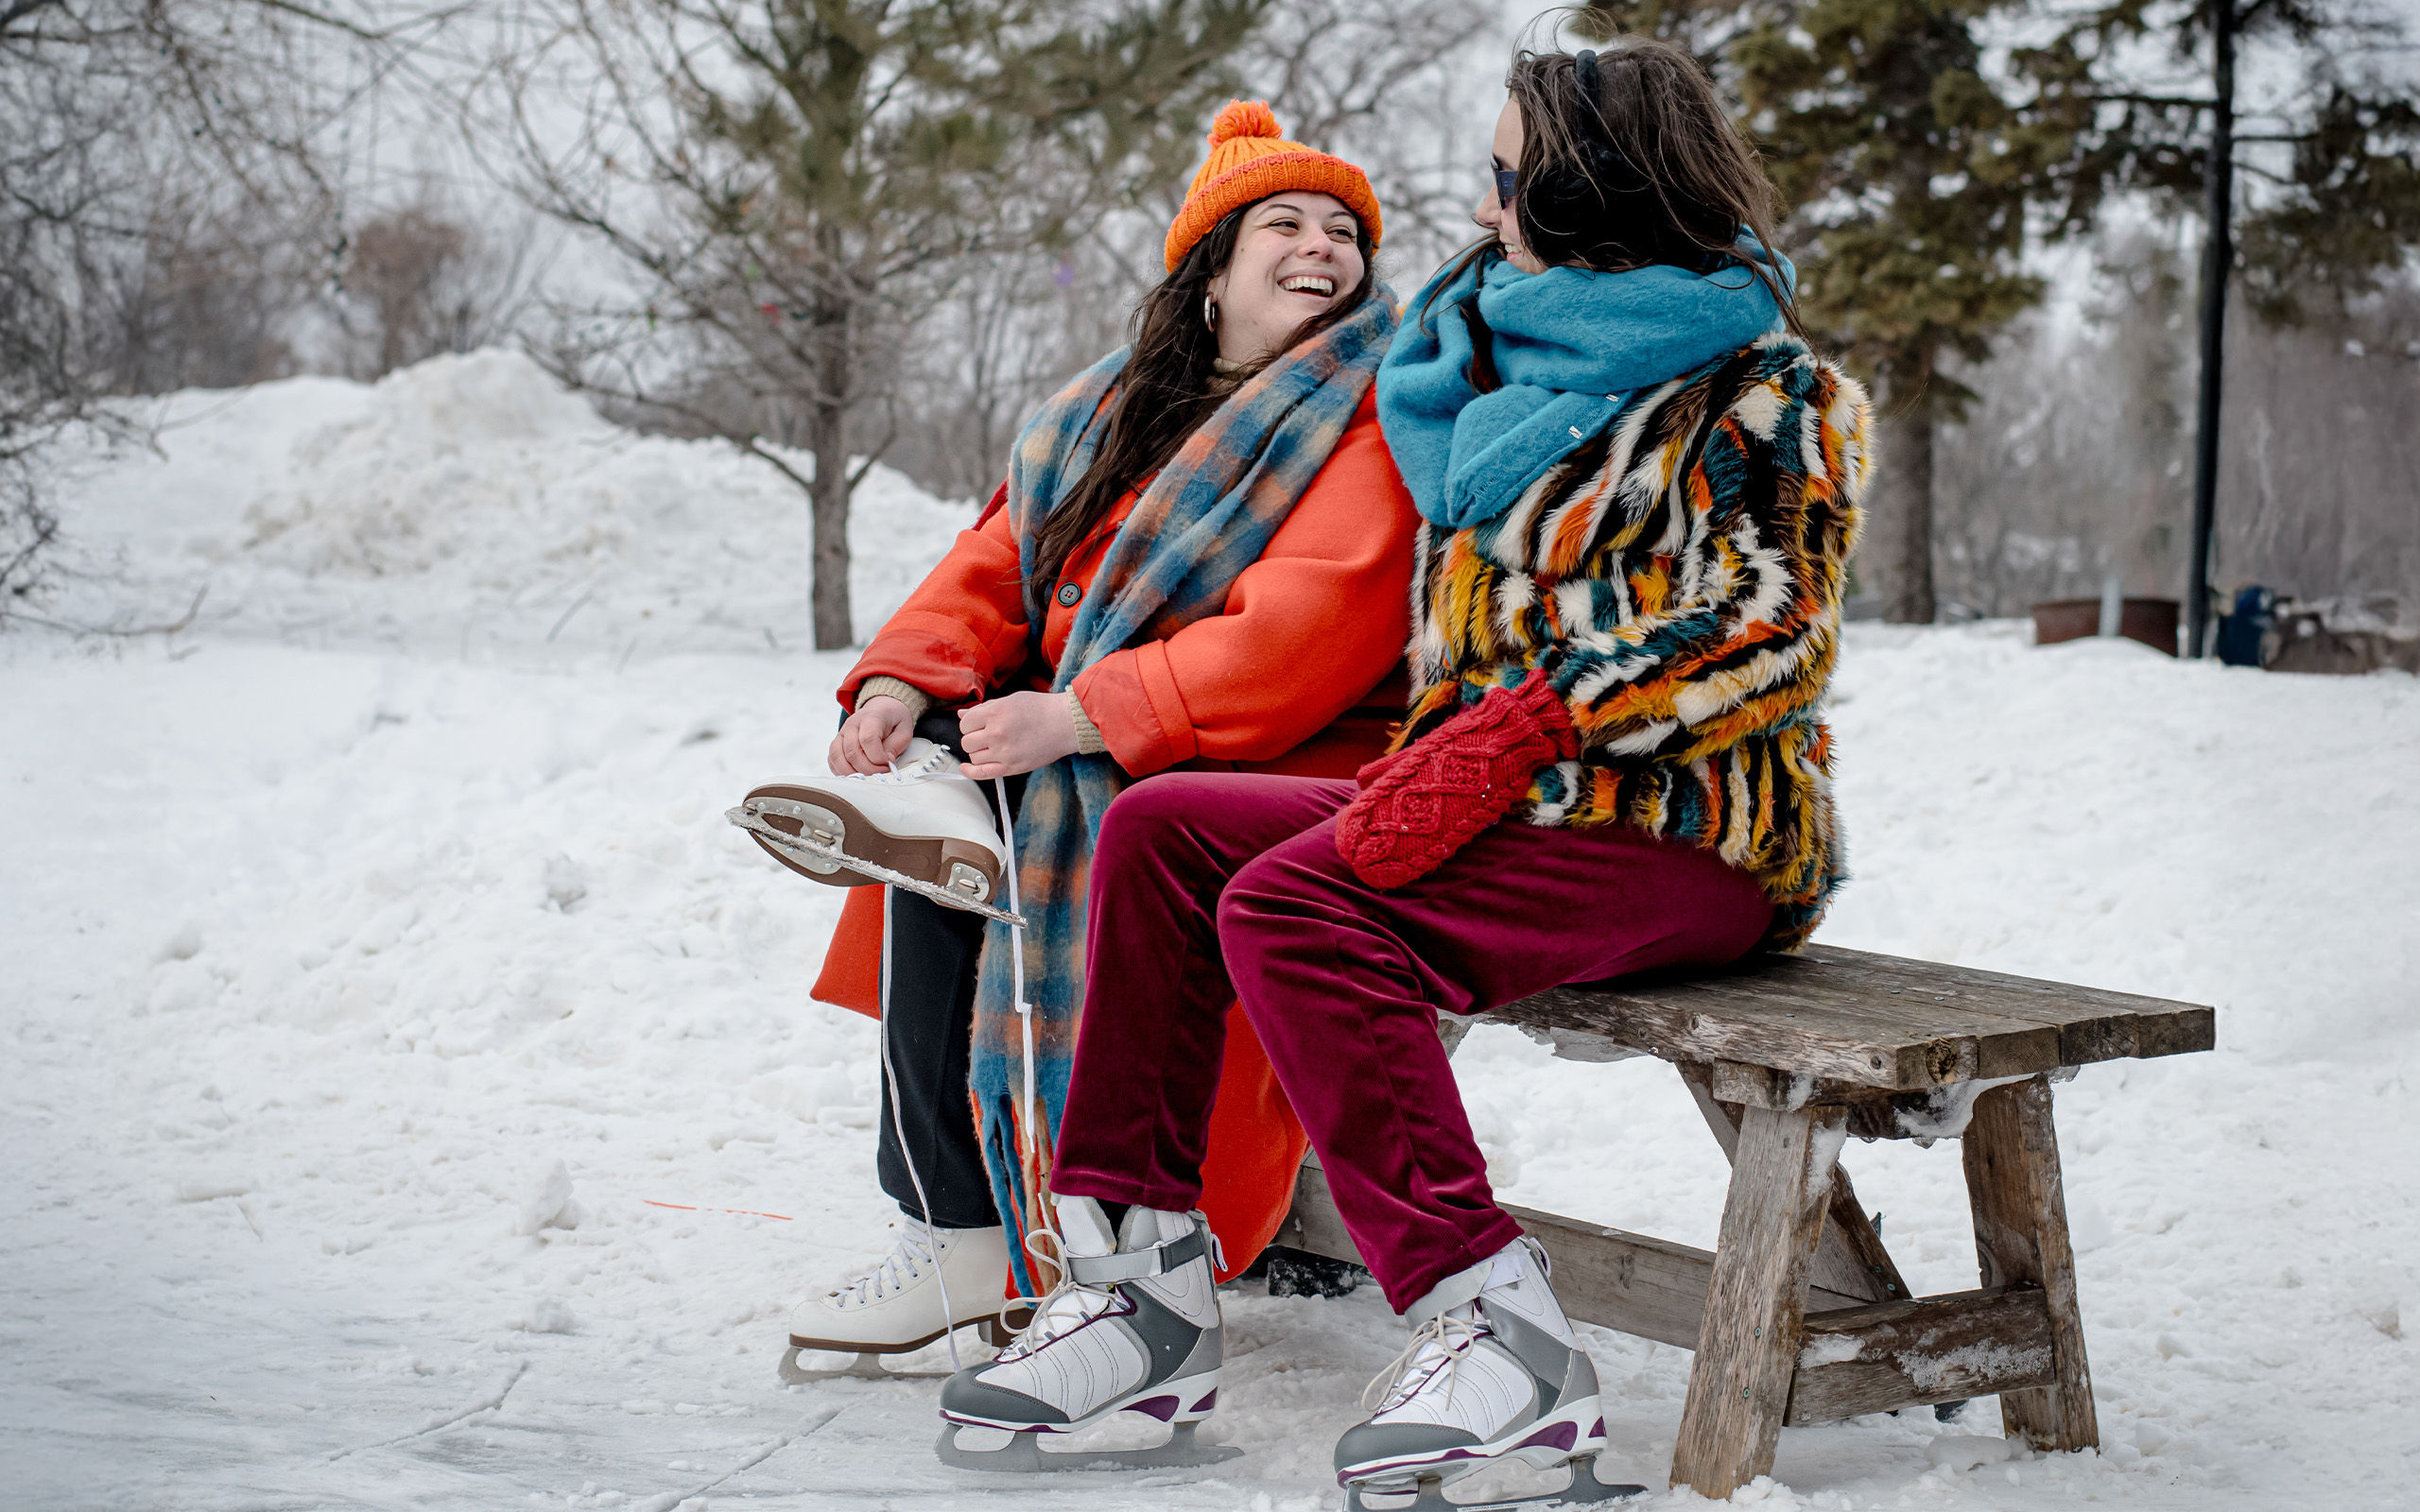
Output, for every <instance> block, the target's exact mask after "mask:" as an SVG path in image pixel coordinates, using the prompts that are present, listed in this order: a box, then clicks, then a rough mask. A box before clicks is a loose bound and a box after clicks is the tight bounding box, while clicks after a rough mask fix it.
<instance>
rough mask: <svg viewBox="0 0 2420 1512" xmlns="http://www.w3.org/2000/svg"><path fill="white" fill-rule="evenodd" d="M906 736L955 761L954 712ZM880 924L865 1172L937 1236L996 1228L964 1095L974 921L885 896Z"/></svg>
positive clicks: (1015, 781)
mask: <svg viewBox="0 0 2420 1512" xmlns="http://www.w3.org/2000/svg"><path fill="white" fill-rule="evenodd" d="M916 733H917V734H919V735H921V736H923V737H924V738H925V739H926V740H929V741H932V742H933V743H934V744H935V745H940V746H946V747H949V748H950V749H951V750H953V751H956V752H957V753H958V754H959V755H960V756H963V755H965V749H964V747H961V746H960V745H959V731H958V716H957V715H956V714H954V713H936V714H927V715H925V717H924V718H923V719H922V720H920V721H918V722H917V725H916ZM1024 792H1025V780H1024V779H1023V778H1020V777H1012V778H1011V779H1009V805H1010V814H1011V816H1012V815H1013V814H1014V813H1015V812H1016V803H1017V800H1018V799H1020V798H1021V797H1022V796H1023V795H1024ZM983 794H984V797H985V798H986V799H990V800H991V801H992V803H993V806H994V809H996V808H997V807H998V802H999V800H998V799H997V798H996V797H995V796H994V793H993V789H992V785H991V784H990V783H988V782H986V783H984V784H983ZM994 817H995V818H996V817H1000V816H998V815H997V814H995V815H994ZM1004 822H1005V821H1004ZM882 925H883V927H882V1033H883V1038H884V1040H885V1041H886V1042H887V1044H888V1046H889V1048H890V1075H888V1076H886V1077H885V1078H884V1080H883V1093H882V1138H881V1146H880V1149H879V1151H878V1152H877V1154H876V1156H875V1159H874V1171H875V1173H876V1175H877V1176H879V1177H880V1178H881V1180H882V1190H883V1191H884V1192H885V1193H887V1194H890V1198H891V1200H892V1201H894V1202H896V1203H898V1204H899V1209H900V1211H902V1212H906V1213H908V1214H911V1215H913V1216H916V1217H924V1216H925V1215H926V1214H927V1212H929V1214H930V1217H931V1221H932V1223H933V1225H934V1227H936V1228H940V1229H992V1228H996V1227H998V1225H999V1222H1000V1213H999V1210H998V1208H997V1207H995V1206H994V1203H993V1201H992V1178H991V1177H990V1175H989V1174H988V1173H987V1172H986V1171H985V1170H984V1167H983V1146H982V1143H981V1141H980V1139H979V1138H978V1136H977V1133H976V1128H975V1108H974V1103H973V1100H972V1099H971V1098H970V1097H969V1096H968V1091H967V1088H968V1083H969V1080H970V1077H971V1074H972V1065H971V1061H972V1056H973V1048H974V1044H973V1042H974V1036H975V965H976V959H977V956H978V955H979V954H981V952H982V948H983V928H984V920H983V917H982V916H981V915H980V914H970V913H968V912H966V910H964V909H962V908H945V907H943V906H942V905H941V904H940V903H937V902H933V901H932V900H930V899H928V898H922V897H919V896H918V895H916V894H915V893H912V892H907V891H904V890H902V889H900V888H897V887H886V888H884V889H883V920H882ZM894 1099H895V1100H896V1101H895V1103H894ZM894 1107H895V1109H896V1111H895V1113H894ZM902 1125H905V1127H906V1129H907V1139H906V1141H905V1142H904V1143H903V1142H902V1140H901V1139H900V1134H899V1131H900V1127H901V1126H902ZM911 1161H912V1162H913V1167H914V1169H913V1172H912V1174H911V1172H910V1169H909V1166H910V1162H911ZM919 1181H922V1183H923V1186H924V1191H923V1194H921V1195H919V1194H918V1192H917V1183H918V1182H919Z"/></svg>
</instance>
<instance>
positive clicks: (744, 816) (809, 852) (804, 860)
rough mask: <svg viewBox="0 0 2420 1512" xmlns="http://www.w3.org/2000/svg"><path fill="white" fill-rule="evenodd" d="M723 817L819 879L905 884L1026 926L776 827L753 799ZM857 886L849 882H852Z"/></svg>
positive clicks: (1009, 915)
mask: <svg viewBox="0 0 2420 1512" xmlns="http://www.w3.org/2000/svg"><path fill="white" fill-rule="evenodd" d="M722 816H723V817H724V818H726V819H729V820H730V821H731V822H732V823H733V824H735V825H736V826H738V827H739V828H740V829H743V830H745V831H747V832H748V833H750V834H751V835H752V836H754V837H755V840H756V843H757V844H759V845H761V846H763V847H764V848H765V849H766V850H767V851H771V852H772V853H773V855H774V857H775V858H776V859H778V860H782V861H784V862H786V863H794V864H795V865H796V866H797V867H798V868H802V869H803V870H804V872H805V873H806V874H808V875H812V876H814V877H815V878H816V880H818V881H826V880H838V876H839V875H841V874H852V875H854V876H856V878H858V879H860V880H861V881H863V882H880V883H887V884H889V885H891V886H893V887H905V888H907V889H908V891H909V892H912V893H915V894H917V895H918V896H920V897H925V898H930V899H931V900H932V901H933V902H937V903H940V904H942V906H944V907H948V908H960V909H964V910H965V911H966V912H968V913H970V914H980V915H982V916H983V917H984V918H986V919H996V920H998V921H999V922H1000V923H1003V924H1007V925H1009V926H1010V927H1011V928H1014V929H1023V928H1024V927H1025V919H1023V917H1021V916H1019V915H1016V914H1012V913H1010V912H1009V911H1008V910H1007V909H1005V908H994V907H993V906H992V905H991V904H990V903H984V902H976V901H975V900H974V899H973V898H970V897H968V896H967V895H966V894H965V893H963V892H959V891H956V890H954V889H952V888H948V887H944V886H942V885H940V884H939V883H933V882H926V881H925V879H924V878H922V877H911V876H909V875H908V874H907V873H906V872H904V871H894V870H893V869H891V868H889V867H885V866H878V865H876V864H875V863H873V862H872V861H868V860H866V859H865V858H863V857H861V856H853V855H851V854H849V853H848V852H847V851H841V850H838V849H837V848H835V847H832V846H828V845H821V844H819V843H818V842H816V841H814V840H811V839H807V838H804V836H801V835H795V834H791V833H788V832H787V831H786V830H782V829H779V828H777V827H775V826H774V825H773V824H772V823H771V822H770V821H769V820H768V819H767V818H766V816H764V814H763V813H761V812H759V811H758V810H757V809H756V808H754V807H753V805H752V803H751V804H743V805H742V806H740V807H738V808H735V809H725V810H723V811H722ZM849 885H856V884H855V883H852V884H849Z"/></svg>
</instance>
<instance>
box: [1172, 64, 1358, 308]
mask: <svg viewBox="0 0 2420 1512" xmlns="http://www.w3.org/2000/svg"><path fill="white" fill-rule="evenodd" d="M1288 189H1304V190H1309V191H1312V192H1314V193H1318V194H1323V195H1333V196H1335V197H1336V198H1338V199H1340V200H1341V201H1343V204H1344V208H1345V209H1347V210H1350V211H1352V212H1353V214H1354V215H1357V216H1359V217H1360V218H1361V224H1362V225H1363V226H1364V227H1365V228H1367V229H1368V231H1369V232H1370V245H1371V246H1373V247H1375V246H1376V245H1377V244H1378V233H1379V230H1380V224H1379V217H1378V197H1377V196H1376V195H1374V194H1373V193H1371V191H1370V180H1369V176H1368V175H1366V174H1364V173H1363V172H1362V171H1361V170H1360V169H1358V168H1357V167H1355V166H1354V165H1353V164H1352V163H1347V162H1345V161H1344V160H1343V159H1342V158H1340V157H1335V156H1333V155H1331V154H1329V153H1325V152H1317V151H1314V150H1312V149H1311V148H1309V147H1306V146H1303V144H1301V143H1300V142H1288V141H1287V140H1286V138H1285V137H1284V136H1283V135H1282V134H1280V132H1279V129H1278V126H1277V117H1276V115H1275V114H1273V113H1272V112H1271V111H1270V109H1269V105H1268V102H1267V101H1265V100H1229V101H1228V102H1227V107H1226V109H1224V110H1222V111H1220V112H1219V119H1218V120H1216V121H1214V122H1212V123H1211V126H1210V161H1209V162H1207V163H1203V164H1202V165H1201V172H1199V173H1197V174H1195V175H1194V176H1193V187H1192V188H1191V189H1189V190H1187V191H1186V192H1185V197H1184V209H1183V210H1180V211H1178V212H1177V214H1176V221H1175V223H1174V224H1173V225H1171V226H1169V227H1168V244H1167V260H1168V271H1169V272H1171V273H1173V272H1175V271H1176V266H1177V264H1179V263H1182V262H1184V254H1185V253H1187V252H1189V251H1191V250H1193V244H1194V243H1196V242H1198V241H1200V240H1201V238H1202V237H1204V236H1206V235H1208V234H1209V233H1210V228H1211V227H1213V226H1216V225H1217V224H1219V221H1221V220H1224V219H1225V218H1226V217H1227V216H1228V215H1231V214H1233V213H1234V212H1236V211H1238V210H1241V209H1242V208H1243V207H1244V206H1246V205H1249V204H1252V203H1253V201H1255V200H1261V199H1266V198H1269V197H1270V196H1271V195H1278V194H1284V193H1285V192H1286V191H1287V190H1288Z"/></svg>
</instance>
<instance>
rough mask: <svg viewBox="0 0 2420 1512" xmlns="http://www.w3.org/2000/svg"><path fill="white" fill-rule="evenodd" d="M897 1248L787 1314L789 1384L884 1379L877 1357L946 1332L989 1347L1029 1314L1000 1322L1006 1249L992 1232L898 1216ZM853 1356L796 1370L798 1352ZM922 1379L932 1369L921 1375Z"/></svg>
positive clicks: (786, 1369)
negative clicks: (973, 1330) (979, 1337)
mask: <svg viewBox="0 0 2420 1512" xmlns="http://www.w3.org/2000/svg"><path fill="white" fill-rule="evenodd" d="M895 1227H896V1228H897V1230H898V1234H899V1239H898V1242H897V1243H896V1244H894V1245H892V1246H891V1247H890V1253H889V1254H887V1255H885V1256H883V1257H882V1259H880V1260H879V1261H876V1262H875V1263H873V1265H871V1266H869V1267H867V1268H866V1269H864V1270H861V1271H859V1272H857V1273H856V1275H853V1276H851V1277H849V1278H848V1279H847V1280H843V1281H842V1282H841V1283H840V1284H839V1285H838V1286H835V1287H834V1288H832V1289H831V1290H830V1291H828V1292H825V1293H823V1294H822V1295H821V1296H819V1297H808V1298H807V1299H806V1300H805V1301H804V1302H801V1303H800V1304H799V1305H798V1309H797V1310H796V1311H795V1312H793V1313H791V1314H790V1347H789V1350H788V1352H787V1353H786V1354H784V1355H783V1356H782V1366H781V1370H782V1379H783V1380H784V1381H786V1382H787V1383H790V1384H792V1385H804V1384H805V1383H808V1382H812V1381H828V1380H831V1379H832V1378H834V1377H836V1376H862V1377H868V1378H871V1379H873V1380H876V1381H882V1380H888V1379H890V1378H891V1377H893V1376H895V1375H901V1374H907V1373H908V1372H902V1371H893V1370H890V1369H887V1368H886V1367H885V1366H883V1365H882V1363H881V1357H882V1356H884V1355H887V1354H906V1353H908V1352H909V1351H911V1350H914V1349H923V1348H924V1347H925V1345H927V1344H930V1343H932V1342H933V1341H934V1340H935V1339H938V1338H940V1337H941V1336H942V1334H944V1333H947V1332H950V1331H951V1330H952V1329H959V1328H964V1327H965V1326H966V1325H968V1324H970V1323H978V1324H981V1325H982V1331H983V1338H984V1341H985V1342H986V1343H988V1344H990V1345H992V1346H993V1347H994V1349H996V1348H998V1347H999V1346H1001V1345H1004V1344H1006V1343H1008V1342H1009V1340H1010V1338H1011V1330H1012V1328H1013V1327H1014V1326H1015V1325H1016V1324H1018V1323H1022V1322H1023V1321H1024V1320H1025V1318H1026V1317H1027V1316H1028V1315H1029V1314H1028V1312H1027V1310H1025V1309H1023V1308H1019V1309H1016V1310H1015V1311H1013V1312H1011V1314H1009V1320H1008V1321H1006V1322H1004V1321H1003V1320H1002V1318H1001V1317H1000V1315H999V1314H1000V1310H1001V1301H1000V1283H1001V1281H1002V1280H1004V1279H1005V1278H1006V1277H1007V1276H1008V1273H1009V1246H1008V1241H1007V1239H1006V1238H1004V1237H1003V1235H1002V1232H1001V1230H1000V1229H928V1228H926V1227H925V1225H924V1224H922V1223H920V1222H918V1221H917V1220H916V1219H914V1218H912V1217H908V1216H906V1215H904V1214H903V1215H902V1216H901V1218H900V1219H899V1222H898V1224H897V1225H896V1226H895ZM810 1349H812V1350H827V1351H830V1352H833V1353H838V1354H854V1355H856V1359H855V1360H854V1361H852V1362H851V1363H850V1364H849V1365H848V1366H847V1367H846V1368H844V1369H838V1370H810V1369H804V1368H802V1367H801V1366H800V1365H799V1363H798V1357H799V1355H800V1353H801V1352H802V1351H804V1350H810ZM923 1373H924V1374H927V1375H937V1374H943V1373H945V1372H940V1371H926V1372H923Z"/></svg>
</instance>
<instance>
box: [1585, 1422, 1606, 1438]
mask: <svg viewBox="0 0 2420 1512" xmlns="http://www.w3.org/2000/svg"><path fill="white" fill-rule="evenodd" d="M1588 1436H1589V1437H1591V1438H1602V1437H1604V1436H1605V1419H1603V1418H1602V1417H1599V1418H1598V1419H1597V1426H1596V1427H1594V1428H1591V1429H1589V1430H1588Z"/></svg>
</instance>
